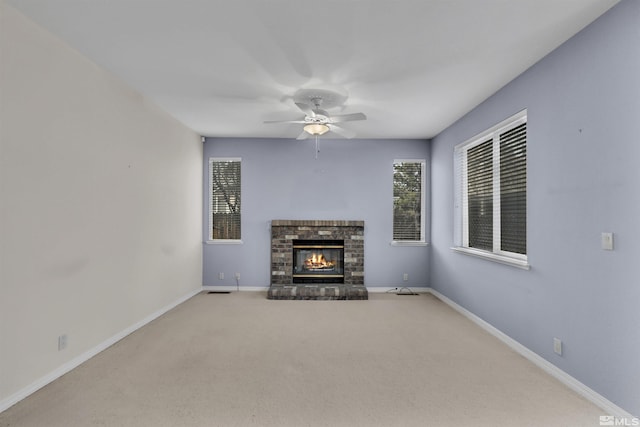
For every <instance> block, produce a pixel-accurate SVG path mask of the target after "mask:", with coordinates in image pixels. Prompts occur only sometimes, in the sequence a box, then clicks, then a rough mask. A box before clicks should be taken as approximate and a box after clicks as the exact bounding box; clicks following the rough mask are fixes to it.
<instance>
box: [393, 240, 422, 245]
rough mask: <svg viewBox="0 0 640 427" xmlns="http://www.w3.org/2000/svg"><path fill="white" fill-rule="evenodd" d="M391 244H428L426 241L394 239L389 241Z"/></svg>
mask: <svg viewBox="0 0 640 427" xmlns="http://www.w3.org/2000/svg"><path fill="white" fill-rule="evenodd" d="M390 244H391V246H429V243H427V242H420V241H417V240H407V241H403V240H394V241H392V242H391V243H390Z"/></svg>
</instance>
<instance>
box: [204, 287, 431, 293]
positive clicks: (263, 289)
mask: <svg viewBox="0 0 640 427" xmlns="http://www.w3.org/2000/svg"><path fill="white" fill-rule="evenodd" d="M407 289H408V290H410V291H413V292H415V293H425V294H426V293H429V292H430V288H428V287H426V286H407V287H403V286H372V287H367V291H368V292H370V293H374V294H376V293H393V292H394V291H396V292H397V291H399V290H402V291H403V292H407ZM202 290H203V291H207V292H238V291H240V292H266V291H268V290H269V286H240V288H238V287H237V286H210V285H206V286H203V287H202Z"/></svg>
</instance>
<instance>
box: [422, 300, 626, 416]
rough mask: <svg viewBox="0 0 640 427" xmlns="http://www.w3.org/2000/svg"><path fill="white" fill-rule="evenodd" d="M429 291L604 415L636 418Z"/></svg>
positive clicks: (516, 342)
mask: <svg viewBox="0 0 640 427" xmlns="http://www.w3.org/2000/svg"><path fill="white" fill-rule="evenodd" d="M429 291H430V292H431V293H432V294H433V295H434V296H435V297H437V298H438V299H439V300H441V301H442V302H444V303H445V304H447V305H448V306H450V307H451V308H453V309H454V310H456V311H457V312H459V313H460V314H462V315H463V316H465V317H466V318H468V319H469V320H471V321H472V322H473V323H475V324H476V325H478V326H480V327H481V328H482V329H484V330H485V331H487V332H488V333H490V334H491V335H493V336H494V337H496V338H498V339H499V340H500V341H502V342H503V343H505V344H506V345H508V346H509V347H510V348H511V349H513V350H514V351H515V352H517V353H518V354H520V355H521V356H523V357H524V358H526V359H528V360H529V361H530V362H532V363H533V364H534V365H536V366H538V367H540V368H542V370H543V371H545V372H546V373H548V374H549V375H551V376H552V377H554V378H555V379H557V380H558V381H560V382H561V383H563V384H564V385H566V386H567V387H569V388H570V389H571V390H573V391H575V392H576V393H578V394H579V395H580V396H582V397H584V398H585V399H587V400H588V401H590V402H592V403H593V404H594V405H596V406H598V407H600V408H601V409H602V410H603V411H604V413H603V415H613V416H615V417H618V418H626V419H633V418H635V417H634V416H633V415H631V414H630V413H629V412H627V411H625V410H624V409H622V408H621V407H619V406H618V405H616V404H615V403H613V402H611V401H610V400H608V399H607V398H605V397H604V396H602V395H601V394H599V393H597V392H595V391H594V390H592V389H591V388H589V387H588V386H586V385H584V384H583V383H581V382H580V381H578V380H577V379H575V378H574V377H572V376H571V375H569V374H567V373H566V372H565V371H563V370H562V369H560V368H558V367H557V366H556V365H554V364H552V363H551V362H549V361H548V360H546V359H544V358H543V357H541V356H539V355H538V354H536V353H534V352H533V351H531V350H529V349H528V348H527V347H525V346H523V345H522V344H520V343H519V342H518V341H516V340H514V339H513V338H511V337H509V336H508V335H506V334H505V333H503V332H501V331H500V330H499V329H497V328H495V327H494V326H492V325H491V324H489V323H487V322H485V321H484V320H482V319H481V318H479V317H478V316H476V315H475V314H473V313H471V312H470V311H469V310H467V309H466V308H464V307H462V306H460V305H458V304H457V303H455V302H454V301H452V300H451V299H449V298H447V297H446V296H444V295H442V294H441V293H440V292H438V291H436V290H434V289H431V288H429Z"/></svg>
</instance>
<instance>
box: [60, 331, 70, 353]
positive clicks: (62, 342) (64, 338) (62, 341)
mask: <svg viewBox="0 0 640 427" xmlns="http://www.w3.org/2000/svg"><path fill="white" fill-rule="evenodd" d="M67 343H68V338H67V334H62V335H60V336H59V337H58V351H61V350H64V349H65V348H67Z"/></svg>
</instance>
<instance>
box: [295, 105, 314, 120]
mask: <svg viewBox="0 0 640 427" xmlns="http://www.w3.org/2000/svg"><path fill="white" fill-rule="evenodd" d="M296 105H297V106H298V108H299V109H301V110H302V112H303V113H305V114H306V115H307V116H310V117H315V116H316V113H315V111H313V108H312V107H311V106H310V105H308V104H304V103H302V102H296Z"/></svg>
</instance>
